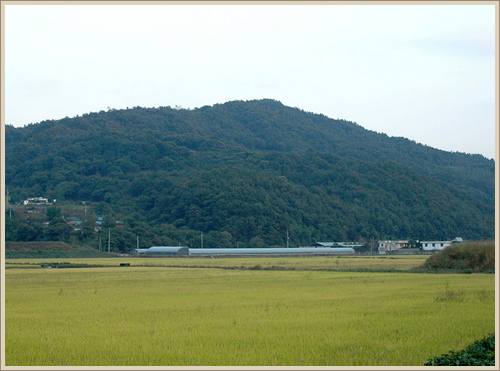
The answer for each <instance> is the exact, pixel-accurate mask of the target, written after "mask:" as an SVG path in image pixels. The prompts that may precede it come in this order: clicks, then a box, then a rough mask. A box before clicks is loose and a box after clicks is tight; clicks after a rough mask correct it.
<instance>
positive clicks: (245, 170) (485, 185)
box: [5, 99, 495, 247]
mask: <svg viewBox="0 0 500 371" xmlns="http://www.w3.org/2000/svg"><path fill="white" fill-rule="evenodd" d="M5 133H6V138H5V143H6V185H7V186H8V187H9V191H10V195H11V198H12V201H20V200H22V199H25V198H27V197H34V196H44V197H47V198H51V199H52V198H55V199H58V200H79V201H83V200H85V201H87V202H92V203H93V205H94V208H95V212H96V213H100V214H105V213H106V214H109V215H110V216H113V217H114V216H115V215H117V214H119V215H121V216H123V219H124V220H126V222H127V232H123V233H128V234H129V236H128V237H132V235H133V233H139V230H140V233H141V234H142V235H144V234H146V235H149V236H150V237H151V238H154V237H155V238H157V241H156V242H158V240H159V241H160V242H161V243H163V244H170V243H176V242H178V243H183V244H188V245H189V244H191V245H192V246H193V247H194V246H195V244H196V242H195V241H197V240H198V238H199V234H200V233H205V234H207V236H208V239H207V240H206V241H207V243H209V241H210V237H212V243H213V245H214V247H217V246H221V247H222V246H224V247H228V246H233V245H236V243H240V246H242V247H243V246H244V245H245V244H246V245H252V246H258V245H279V244H283V243H284V238H285V237H284V236H285V234H284V233H285V231H286V229H288V230H289V231H290V237H291V239H293V241H294V242H295V243H296V244H301V245H306V244H310V243H313V242H315V241H320V240H330V241H333V240H337V241H340V240H362V239H370V238H372V237H374V238H412V237H418V238H423V239H449V238H453V237H455V236H462V237H464V238H467V239H483V238H491V236H492V233H493V231H494V203H495V201H494V161H493V160H488V159H486V158H484V157H483V156H480V155H468V154H463V153H450V152H445V151H439V150H437V149H434V148H431V147H428V146H423V145H421V144H417V143H415V142H413V141H410V140H407V139H403V138H390V137H388V136H386V135H384V134H378V133H375V132H372V131H368V130H365V129H364V128H362V127H361V126H359V125H357V124H355V123H352V122H348V121H345V120H334V119H330V118H328V117H326V116H324V115H318V114H313V113H308V112H304V111H302V110H300V109H297V108H290V107H286V106H284V105H282V104H281V103H280V102H277V101H274V100H267V99H266V100H257V101H246V102H244V101H235V102H229V103H225V104H220V105H215V106H212V107H208V106H206V107H202V108H198V109H193V110H185V109H173V108H170V107H159V108H141V107H134V108H131V109H126V110H108V111H107V112H104V111H101V112H99V113H90V114H85V115H83V116H81V117H75V118H65V119H62V120H51V121H44V122H41V123H38V124H34V125H29V126H27V127H24V128H14V127H12V126H6V128H5ZM100 214H99V215H100ZM195 236H196V237H195ZM17 238H19V236H18V237H17ZM131 239H132V238H131ZM132 240H133V239H132ZM124 241H125V240H124ZM123 243H126V242H123ZM131 243H132V245H133V241H131ZM126 244H128V242H127V243H126ZM215 245H217V246H215ZM132 247H133V246H132ZM207 247H208V246H207Z"/></svg>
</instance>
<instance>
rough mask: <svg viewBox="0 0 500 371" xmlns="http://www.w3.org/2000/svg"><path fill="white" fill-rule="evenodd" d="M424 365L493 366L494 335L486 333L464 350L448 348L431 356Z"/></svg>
mask: <svg viewBox="0 0 500 371" xmlns="http://www.w3.org/2000/svg"><path fill="white" fill-rule="evenodd" d="M424 366H495V335H492V334H488V336H486V337H485V338H483V339H482V340H476V341H475V342H474V343H473V344H471V345H469V346H468V347H467V348H465V349H464V350H461V351H455V350H450V352H449V353H447V354H443V355H441V356H440V357H434V358H431V359H429V361H428V362H427V363H424Z"/></svg>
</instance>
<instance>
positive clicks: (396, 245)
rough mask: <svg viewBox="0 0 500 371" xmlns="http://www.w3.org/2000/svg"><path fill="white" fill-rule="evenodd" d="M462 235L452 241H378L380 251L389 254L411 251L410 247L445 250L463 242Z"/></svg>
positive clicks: (423, 249) (424, 249) (425, 249)
mask: <svg viewBox="0 0 500 371" xmlns="http://www.w3.org/2000/svg"><path fill="white" fill-rule="evenodd" d="M463 241H464V240H463V239H462V237H455V238H454V239H453V240H451V241H410V240H395V241H393V240H380V241H378V253H379V254H387V253H394V252H404V251H405V250H406V251H409V249H412V250H413V249H415V250H422V251H438V250H444V249H446V248H447V247H448V246H450V245H452V244H454V243H459V242H463Z"/></svg>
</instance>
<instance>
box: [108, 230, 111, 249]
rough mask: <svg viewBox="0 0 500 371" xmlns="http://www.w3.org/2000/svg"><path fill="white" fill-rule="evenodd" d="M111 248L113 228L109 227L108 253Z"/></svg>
mask: <svg viewBox="0 0 500 371" xmlns="http://www.w3.org/2000/svg"><path fill="white" fill-rule="evenodd" d="M110 248H111V228H108V253H109V250H110Z"/></svg>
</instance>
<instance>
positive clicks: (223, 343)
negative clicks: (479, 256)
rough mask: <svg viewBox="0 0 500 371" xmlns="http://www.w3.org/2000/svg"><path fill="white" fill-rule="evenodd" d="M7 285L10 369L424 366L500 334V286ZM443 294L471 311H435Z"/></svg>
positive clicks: (442, 279) (106, 277) (211, 278)
mask: <svg viewBox="0 0 500 371" xmlns="http://www.w3.org/2000/svg"><path fill="white" fill-rule="evenodd" d="M5 285H6V297H5V299H6V303H5V314H6V328H5V340H6V341H5V361H6V365H7V366H125V365H126V366H169V365H171V366H211V365H213V366H366V365H374V366H376V365H379V366H388V365H395V366H405V365H416V366H418V365H422V364H423V363H424V362H425V361H427V360H428V359H429V358H430V357H433V356H434V355H437V354H443V353H444V352H447V351H448V350H449V349H462V348H464V347H465V346H467V345H468V344H470V343H472V342H473V341H474V340H475V339H478V338H481V337H483V336H484V335H485V334H487V333H489V332H493V331H494V326H495V301H494V276H493V275H434V274H422V275H420V274H411V275H409V274H402V273H360V272H354V273H346V272H322V271H271V270H269V271H265V270H219V269H198V268H190V269H187V268H176V269H169V268H165V267H149V268H147V267H146V268H145V267H127V268H119V267H117V268H83V269H68V270H63V269H51V270H35V269H33V270H25V269H23V270H7V271H6V282H5ZM445 287H446V289H447V290H461V292H463V298H462V299H463V300H460V301H454V302H450V301H441V300H436V297H437V296H439V295H440V293H442V292H443V290H444V289H445ZM478 292H483V294H482V295H481V300H480V298H479V296H477V293H478Z"/></svg>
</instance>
